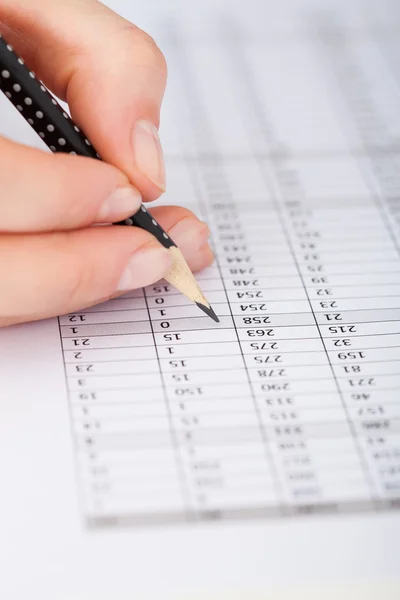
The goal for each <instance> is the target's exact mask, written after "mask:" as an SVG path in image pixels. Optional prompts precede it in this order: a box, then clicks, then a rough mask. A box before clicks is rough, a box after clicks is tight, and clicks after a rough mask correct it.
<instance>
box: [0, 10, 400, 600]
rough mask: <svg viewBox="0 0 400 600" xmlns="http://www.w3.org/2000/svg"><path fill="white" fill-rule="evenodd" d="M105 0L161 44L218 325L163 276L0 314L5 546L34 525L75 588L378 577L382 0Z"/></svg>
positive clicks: (93, 592)
mask: <svg viewBox="0 0 400 600" xmlns="http://www.w3.org/2000/svg"><path fill="white" fill-rule="evenodd" d="M110 5H111V6H113V7H114V8H115V9H116V10H119V11H120V12H121V13H122V14H124V15H125V16H127V17H128V18H130V19H132V20H136V22H138V24H139V25H141V26H143V27H145V28H147V29H148V30H149V31H150V32H151V33H152V35H153V36H154V37H155V38H156V39H157V41H158V42H159V44H160V45H161V47H162V49H163V51H164V52H165V54H166V56H167V60H168V63H169V91H168V93H167V96H166V101H165V107H164V113H163V117H162V123H163V125H162V130H161V131H162V136H163V141H164V145H165V148H166V156H167V173H168V177H169V181H168V193H167V194H166V195H165V198H163V200H162V203H165V204H168V203H176V204H182V205H186V206H188V207H189V208H191V209H192V210H193V211H195V212H196V213H197V214H199V215H200V216H201V217H202V218H203V219H204V220H206V221H207V222H208V223H209V225H210V228H211V231H212V242H213V246H214V249H215V252H216V263H215V265H214V266H213V267H211V268H209V269H207V270H206V271H204V272H203V273H201V274H199V275H198V280H199V283H200V285H201V287H202V289H203V290H204V292H205V294H206V296H207V298H208V299H209V301H210V303H211V304H212V306H213V308H214V310H215V311H216V313H217V314H218V315H219V317H220V320H221V323H220V324H219V325H218V324H216V323H213V322H212V321H211V320H210V319H208V318H207V317H203V316H202V314H201V313H199V310H198V309H197V307H196V306H192V305H190V303H189V302H188V301H186V299H185V298H184V297H183V296H182V295H180V294H179V293H177V292H176V291H175V290H173V289H172V288H171V287H170V286H169V285H167V284H165V283H164V282H160V283H159V284H157V285H155V286H151V287H150V288H148V289H146V290H144V291H143V290H140V291H137V292H133V293H131V294H128V295H127V296H126V297H124V298H120V299H114V300H111V301H110V302H108V303H106V304H103V305H101V306H96V307H93V308H91V309H89V310H85V311H82V312H79V313H75V314H73V315H66V316H62V317H60V319H59V321H57V320H52V321H48V322H45V323H42V324H33V325H32V324H31V325H26V326H20V327H16V328H11V329H8V330H5V331H4V332H2V334H1V336H2V344H1V346H2V348H1V354H2V355H1V369H2V374H1V380H2V387H3V390H5V393H3V394H2V396H3V400H2V405H3V409H2V410H3V411H4V412H5V419H4V422H3V424H2V428H3V430H4V431H3V433H4V435H3V436H2V437H3V440H4V442H5V452H4V456H5V457H6V458H2V461H4V472H5V474H6V475H5V483H6V485H5V489H6V492H5V497H4V499H3V504H4V509H3V511H2V512H3V514H8V516H10V515H14V518H15V519H21V521H20V522H21V527H20V529H18V528H17V529H15V527H14V528H10V529H7V527H9V525H7V523H6V519H5V520H4V527H6V531H9V535H10V536H12V539H13V541H12V544H11V549H10V548H8V551H7V553H5V556H6V558H7V562H10V557H11V558H13V560H12V561H11V562H12V563H13V561H16V560H17V557H18V558H19V559H20V558H21V557H20V554H19V552H20V547H21V544H22V541H23V544H24V547H25V551H26V552H28V550H27V548H30V547H32V548H31V550H30V551H29V560H28V557H27V556H26V558H24V559H23V561H22V562H23V571H26V572H27V573H28V578H27V580H28V581H29V577H31V578H33V579H34V578H35V575H34V573H35V564H36V562H35V561H36V558H35V557H34V554H35V552H34V544H33V541H32V540H33V539H36V543H38V544H40V540H39V541H38V538H39V536H44V538H45V539H46V540H47V541H48V543H49V545H50V547H52V548H56V554H57V553H58V554H57V556H58V559H54V557H53V553H52V551H51V550H50V548H49V550H48V552H47V551H45V553H44V556H45V557H46V559H45V560H47V561H50V563H51V561H52V560H54V564H53V567H54V569H53V571H54V572H55V575H54V577H55V579H54V581H58V580H59V578H60V577H65V576H66V573H68V572H73V573H74V574H75V575H74V578H72V580H71V581H69V582H68V583H65V587H63V590H62V591H61V592H60V595H57V598H69V597H74V598H80V597H82V598H85V600H91V599H92V598H93V599H94V598H96V600H97V599H98V598H103V597H104V598H111V597H113V598H116V597H118V598H119V599H122V598H131V597H133V595H131V592H132V593H133V592H135V593H139V596H140V597H141V598H144V597H146V598H147V597H150V592H151V591H152V592H153V594H154V597H161V596H160V595H159V594H160V593H161V592H160V589H161V588H158V587H157V586H163V587H162V590H163V592H162V593H163V596H162V597H169V594H170V595H171V597H174V598H178V597H181V596H182V597H185V598H189V597H191V596H190V594H189V591H190V592H193V590H198V589H203V590H204V594H205V595H201V596H200V597H203V598H204V597H218V598H222V597H223V593H229V589H230V586H232V588H234V587H235V588H237V589H242V588H243V590H245V591H244V592H243V593H244V595H243V596H240V597H249V598H250V597H252V596H251V593H252V592H251V591H252V590H253V589H254V590H256V588H257V590H261V592H262V593H263V592H264V593H265V592H266V590H267V589H270V588H268V586H270V585H278V586H280V585H283V584H285V585H289V584H293V585H295V586H296V588H295V589H296V590H297V592H294V597H299V596H298V595H297V596H296V595H295V594H296V593H299V590H300V588H299V587H298V586H299V585H300V583H303V584H304V585H305V584H306V583H307V584H309V583H310V582H312V583H315V582H316V581H320V582H325V584H326V583H327V582H328V581H329V582H331V583H330V584H332V582H336V584H338V585H339V584H341V583H342V582H343V581H345V582H349V581H350V580H352V579H353V582H354V581H363V582H364V583H365V581H366V580H368V579H369V578H371V579H374V580H375V581H378V582H379V581H380V582H385V583H386V584H388V585H389V583H390V582H391V581H393V580H396V578H398V573H399V567H400V562H399V561H400V547H399V541H398V540H399V539H400V537H399V532H400V519H399V512H398V511H399V507H400V229H399V221H398V215H399V212H398V211H399V201H398V191H399V189H398V186H399V182H398V169H399V164H400V159H399V134H400V127H399V122H400V121H399V118H398V107H399V105H400V62H399V60H398V50H399V42H398V40H397V39H396V35H397V33H398V29H399V27H400V22H399V18H400V17H399V14H398V8H397V6H396V5H395V3H390V2H386V3H385V7H386V10H385V11H383V10H382V11H381V10H379V14H378V10H377V9H376V8H375V7H374V4H373V3H372V2H371V3H368V2H354V3H352V5H351V7H348V6H347V3H345V2H335V3H332V4H331V5H330V4H329V3H325V5H324V6H325V9H324V10H322V11H321V10H320V8H319V5H320V3H318V2H315V3H314V2H311V1H309V2H301V3H300V2H295V1H294V0H293V2H283V3H280V4H279V6H276V4H275V3H274V4H272V3H271V4H269V3H267V2H250V3H246V5H247V6H246V8H247V9H248V10H246V8H243V7H242V6H241V5H239V4H238V3H232V2H226V3H222V2H220V3H219V4H218V3H217V6H215V7H214V9H215V10H214V12H213V11H212V10H211V3H210V5H208V3H205V4H204V5H203V3H202V8H201V10H200V8H199V7H198V8H196V9H195V7H194V6H192V7H190V11H189V9H188V7H186V8H185V7H184V6H183V5H182V6H181V3H179V2H176V3H172V4H171V6H170V10H167V9H165V13H163V11H162V10H161V12H160V11H159V10H156V8H157V7H156V3H153V4H152V3H150V8H148V9H147V12H144V13H143V10H144V9H143V10H142V12H140V11H138V12H137V13H135V11H134V10H133V9H131V8H130V4H129V5H128V3H123V2H114V3H110ZM206 5H207V6H206ZM136 8H137V7H136ZM141 8H142V7H141ZM191 11H194V13H193V14H189V13H190V12H191ZM138 15H139V17H138ZM141 20H142V22H141ZM272 21H273V23H272ZM1 124H2V127H3V132H4V133H7V134H8V135H11V134H12V132H11V131H8V130H7V129H6V119H4V121H3V120H2V122H1ZM21 131H22V130H21ZM20 138H21V140H22V141H24V140H26V138H25V130H23V132H22V133H21V136H20ZM39 350H40V351H39ZM21 374H24V376H25V377H24V380H23V381H21ZM68 415H69V416H68ZM21 428H22V429H21ZM21 433H23V435H19V434H21ZM73 463H74V465H75V466H73ZM16 473H17V474H19V475H18V477H17V479H18V481H16V475H15V474H16ZM24 494H25V495H24ZM26 494H27V495H28V500H26V498H27V496H26ZM78 497H79V506H78V505H77V499H78ZM32 511H33V512H32ZM23 515H25V516H23ZM33 515H36V516H37V520H36V519H33ZM305 515H307V516H306V517H305ZM287 517H292V518H291V519H288V518H287ZM32 519H33V520H35V521H36V522H35V523H33V522H32ZM60 521H63V525H62V526H61V523H60ZM215 521H218V522H223V523H224V524H225V526H226V529H221V528H220V525H218V524H217V523H215ZM175 524H176V525H179V527H175ZM182 524H186V528H183V529H182ZM2 525H3V522H2ZM143 525H145V526H146V527H144V528H143V527H142V526H143ZM161 526H162V527H161ZM53 530H54V531H53ZM161 532H162V535H159V533H161ZM93 533H95V534H96V535H95V538H93V537H92V534H93ZM183 541H184V543H183ZM25 544H26V545H25ZM154 545H156V546H157V548H159V550H158V552H159V556H158V557H157V558H154V556H152V553H153V552H154V547H155V546H154ZM189 547H190V548H191V552H192V555H191V556H190V557H189V556H188V555H187V554H188V553H187V551H185V548H186V549H187V548H189ZM322 547H323V548H324V551H323V553H321V548H322ZM42 552H44V551H43V550H42ZM221 556H224V557H225V559H226V563H225V561H223V563H221V561H220V560H219V559H220V558H221ZM130 560H134V561H135V564H136V565H140V568H138V569H137V570H136V569H135V573H134V577H132V576H131V569H132V565H131V562H130ZM154 561H155V564H154ZM161 563H162V565H161ZM177 563H179V565H180V566H182V568H179V569H178V567H177ZM217 563H219V564H217ZM183 565H184V566H183ZM211 565H213V566H211ZM215 565H217V566H215ZM239 565H240V566H239ZM266 565H268V567H266ZM154 567H155V568H156V572H157V571H158V572H159V573H163V575H162V576H160V579H163V578H164V579H163V581H166V580H168V581H169V583H168V584H165V585H166V587H165V586H164V584H162V583H161V581H160V582H157V581H154V580H153V579H154V577H153V575H151V574H152V573H154V571H153V569H154ZM57 574H58V575H57ZM6 577H7V576H6ZM156 579H157V578H156ZM31 580H32V579H31ZM53 584H54V582H53ZM3 585H4V584H3ZM21 585H23V584H22V583H21ZM321 585H322V583H321ZM6 586H7V579H6ZM0 589H1V583H0ZM5 589H6V591H7V593H8V594H7V598H14V597H15V598H16V597H17V595H15V596H12V594H11V592H10V590H11V587H10V588H9V587H6V588H5ZM21 589H23V588H21ZM51 589H52V587H51V582H50V583H49V584H48V586H47V587H46V585H44V587H43V590H42V593H41V594H39V593H38V595H37V597H41V599H42V600H43V599H44V598H49V597H54V594H53V596H51V594H50V592H49V590H51ZM285 589H286V588H285ZM371 589H372V588H371ZM382 589H383V588H382ZM185 590H186V591H185ZM217 590H219V591H217ZM385 590H386V591H385V592H384V593H383V592H380V594H381V597H384V598H391V597H393V598H394V597H395V594H397V593H398V592H396V591H395V590H394V587H393V590H394V591H393V596H392V595H391V594H392V592H391V591H390V590H389V587H387V588H385ZM286 591H287V592H288V590H286ZM147 593H148V594H149V595H145V594H147ZM255 593H256V592H255V591H254V594H255ZM309 593H311V591H310V592H309ZM344 593H345V592H342V597H345V596H344V595H343V594H344ZM212 594H215V595H212ZM363 594H364V595H363V597H366V596H365V588H364V592H363ZM339 595H340V594H339ZM139 596H138V597H139ZM19 597H20V596H19ZM25 597H26V596H25ZM29 597H33V596H29ZM34 597H35V598H36V595H35V596H34ZM135 597H136V596H135ZM229 597H233V595H232V596H229ZM260 597H261V596H260ZM262 597H266V596H264V595H263V596H262ZM350 597H352V598H356V597H358V596H357V591H356V589H355V588H354V589H353V591H352V593H351V596H350Z"/></svg>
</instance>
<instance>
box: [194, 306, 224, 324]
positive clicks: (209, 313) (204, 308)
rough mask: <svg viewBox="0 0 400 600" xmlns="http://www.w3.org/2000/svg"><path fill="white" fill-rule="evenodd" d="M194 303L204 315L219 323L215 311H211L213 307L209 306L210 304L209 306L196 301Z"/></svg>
mask: <svg viewBox="0 0 400 600" xmlns="http://www.w3.org/2000/svg"><path fill="white" fill-rule="evenodd" d="M196 304H197V306H198V307H199V308H200V310H202V311H203V312H205V313H206V315H207V316H209V317H210V319H212V320H213V321H215V322H216V323H219V319H218V317H217V315H216V314H215V312H214V311H213V309H212V308H211V306H210V307H208V306H205V305H204V304H201V303H200V302H196Z"/></svg>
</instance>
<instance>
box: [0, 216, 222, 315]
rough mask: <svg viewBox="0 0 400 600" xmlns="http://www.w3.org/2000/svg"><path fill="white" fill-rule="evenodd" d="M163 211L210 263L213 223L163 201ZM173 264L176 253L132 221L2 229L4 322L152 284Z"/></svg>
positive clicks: (201, 261)
mask: <svg viewBox="0 0 400 600" xmlns="http://www.w3.org/2000/svg"><path fill="white" fill-rule="evenodd" d="M157 218H158V219H159V221H160V223H161V224H162V226H163V227H166V228H167V230H168V232H169V233H170V234H171V236H172V234H173V231H174V228H175V238H176V242H177V244H178V245H180V246H182V247H183V248H184V247H185V239H186V238H187V236H188V235H190V236H191V237H192V239H193V240H197V244H198V247H199V250H198V254H197V256H196V257H195V260H194V261H193V256H192V257H190V256H189V257H187V258H188V260H189V264H190V266H191V268H194V267H197V268H202V267H204V266H207V265H208V264H209V263H210V260H211V257H210V251H209V249H208V247H207V245H206V242H207V237H208V230H207V227H206V226H205V225H204V224H203V223H201V222H200V221H198V220H197V219H196V218H195V217H193V216H191V213H190V212H189V211H186V210H185V209H180V208H172V209H170V210H169V209H168V207H160V209H159V210H158V211H157ZM182 223H184V227H182ZM177 236H178V237H177ZM181 241H182V242H183V244H180V242H181ZM193 263H195V264H193ZM170 268H171V255H170V253H169V252H168V251H167V250H165V249H164V248H162V247H161V246H160V245H159V244H158V242H156V240H155V239H154V238H153V237H152V236H151V235H150V234H148V233H147V232H145V231H142V230H139V229H136V228H131V227H114V226H110V227H92V228H89V229H82V230H78V231H69V232H57V233H50V234H36V235H29V234H19V235H12V234H9V235H2V236H0V281H1V282H2V294H0V325H2V326H4V325H10V324H13V323H18V322H22V321H27V320H35V319H42V318H46V317H51V316H56V315H58V314H65V313H69V312H73V311H76V310H80V309H82V308H84V307H87V306H90V305H92V304H96V303H98V302H100V301H102V300H106V299H108V298H110V297H111V296H113V295H115V294H121V293H123V292H126V291H129V290H132V289H135V288H138V287H142V286H145V285H150V284H151V283H154V282H155V281H158V280H159V279H161V278H162V277H163V276H164V275H166V274H167V273H168V272H169V270H170Z"/></svg>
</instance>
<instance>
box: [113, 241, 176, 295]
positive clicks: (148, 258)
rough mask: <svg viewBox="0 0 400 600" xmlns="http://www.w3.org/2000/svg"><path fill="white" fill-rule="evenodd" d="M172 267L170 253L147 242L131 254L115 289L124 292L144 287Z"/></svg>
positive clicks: (162, 275) (161, 276)
mask: <svg viewBox="0 0 400 600" xmlns="http://www.w3.org/2000/svg"><path fill="white" fill-rule="evenodd" d="M171 267H172V255H171V253H170V252H169V251H168V250H166V248H163V247H162V246H160V245H158V244H157V245H155V244H149V245H147V246H144V247H143V248H141V249H140V250H138V251H137V252H135V254H133V255H132V256H131V258H130V259H129V262H128V264H127V266H126V267H125V270H124V272H123V273H122V276H121V279H120V280H119V283H118V286H117V291H118V292H126V291H128V290H133V289H136V288H141V287H145V286H146V285H150V284H151V283H155V282H156V281H158V280H159V279H162V278H163V277H164V275H166V274H167V273H168V271H169V270H170V269H171Z"/></svg>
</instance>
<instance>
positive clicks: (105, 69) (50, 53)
mask: <svg viewBox="0 0 400 600" xmlns="http://www.w3.org/2000/svg"><path fill="white" fill-rule="evenodd" d="M0 20H1V21H2V23H0V30H1V31H2V32H3V33H4V35H5V37H7V38H8V39H9V41H10V42H11V43H12V44H13V45H14V46H15V49H16V50H17V52H19V53H20V54H21V55H22V56H23V57H24V58H25V60H26V62H27V63H28V64H29V66H30V68H31V69H32V70H34V71H35V72H36V73H37V75H38V77H39V78H40V79H42V80H43V81H44V83H45V84H46V85H48V87H49V88H50V89H52V90H53V91H54V93H55V94H56V95H57V96H58V97H59V98H61V99H64V100H66V101H67V102H68V104H69V106H70V108H71V113H72V116H73V118H74V120H76V121H77V123H78V125H79V126H80V127H81V128H82V129H83V130H84V131H85V133H86V135H87V136H88V138H89V139H90V140H91V142H92V143H93V145H94V146H95V147H96V149H97V151H98V152H99V153H100V155H101V156H102V158H103V159H104V160H106V161H107V162H109V163H111V164H113V165H115V166H116V167H118V168H119V169H121V170H122V171H123V172H124V173H125V174H126V175H127V176H128V178H129V179H130V180H131V181H132V182H133V183H134V184H135V185H136V187H138V188H139V190H140V191H141V193H142V195H143V197H144V198H145V199H149V200H152V199H155V198H157V197H158V196H159V195H160V193H161V192H163V191H164V190H165V171H164V163H163V157H162V150H161V144H160V141H159V137H158V132H157V127H158V124H159V116H160V107H161V103H162V98H163V95H164V90H165V83H166V65H165V60H164V57H163V55H162V53H161V52H160V50H159V49H158V48H157V46H156V44H155V43H154V41H153V40H152V39H151V38H150V37H149V36H148V35H147V34H145V33H144V32H143V31H141V30H140V29H138V28H137V27H135V26H134V25H133V24H132V23H130V22H129V21H126V20H125V19H123V18H122V17H120V16H118V15H117V14H116V13H114V12H113V11H111V10H110V9H108V8H107V7H105V6H104V5H103V4H100V2H97V1H96V0H57V2H54V0H35V2H32V0H2V2H1V3H0Z"/></svg>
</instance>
